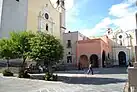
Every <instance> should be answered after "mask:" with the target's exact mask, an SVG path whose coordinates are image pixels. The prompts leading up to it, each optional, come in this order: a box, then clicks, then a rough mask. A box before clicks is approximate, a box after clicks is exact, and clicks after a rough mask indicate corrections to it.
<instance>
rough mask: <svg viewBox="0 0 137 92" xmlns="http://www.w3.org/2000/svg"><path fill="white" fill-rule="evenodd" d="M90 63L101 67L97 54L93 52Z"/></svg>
mask: <svg viewBox="0 0 137 92" xmlns="http://www.w3.org/2000/svg"><path fill="white" fill-rule="evenodd" d="M90 63H91V64H92V66H93V67H96V68H97V67H99V64H98V56H97V55H96V54H92V55H91V56H90Z"/></svg>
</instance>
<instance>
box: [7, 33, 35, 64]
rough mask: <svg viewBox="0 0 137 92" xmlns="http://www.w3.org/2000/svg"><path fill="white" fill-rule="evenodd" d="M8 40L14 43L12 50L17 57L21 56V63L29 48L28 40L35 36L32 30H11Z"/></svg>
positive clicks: (25, 57)
mask: <svg viewBox="0 0 137 92" xmlns="http://www.w3.org/2000/svg"><path fill="white" fill-rule="evenodd" d="M10 36H11V37H10V40H11V41H12V42H13V43H14V51H15V52H16V57H17V58H23V64H24V63H25V60H26V59H27V57H28V52H29V51H30V50H31V49H30V43H29V40H30V39H31V38H32V37H34V36H35V34H33V33H32V32H26V31H21V32H12V33H11V34H10Z"/></svg>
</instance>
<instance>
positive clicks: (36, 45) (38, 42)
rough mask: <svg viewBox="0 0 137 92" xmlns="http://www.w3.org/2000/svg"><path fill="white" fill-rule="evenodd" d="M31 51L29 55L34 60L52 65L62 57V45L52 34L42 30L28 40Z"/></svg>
mask: <svg viewBox="0 0 137 92" xmlns="http://www.w3.org/2000/svg"><path fill="white" fill-rule="evenodd" d="M30 45H31V47H30V48H31V52H30V53H29V56H30V58H31V59H33V60H35V61H44V64H47V65H53V64H55V63H56V62H58V61H59V60H61V59H62V58H63V46H62V45H61V43H60V41H59V40H58V39H56V38H55V37H54V36H52V35H49V34H45V33H42V32H39V33H37V36H35V37H33V38H32V39H31V40H30Z"/></svg>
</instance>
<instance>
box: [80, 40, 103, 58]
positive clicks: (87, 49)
mask: <svg viewBox="0 0 137 92" xmlns="http://www.w3.org/2000/svg"><path fill="white" fill-rule="evenodd" d="M100 51H101V46H100V41H99V40H86V41H78V43H77V56H80V55H83V54H92V53H96V54H99V53H100Z"/></svg>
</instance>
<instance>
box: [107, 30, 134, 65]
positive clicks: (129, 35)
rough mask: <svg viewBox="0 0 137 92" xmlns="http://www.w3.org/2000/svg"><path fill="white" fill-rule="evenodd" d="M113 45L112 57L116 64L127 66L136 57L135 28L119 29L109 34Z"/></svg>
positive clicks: (109, 31) (110, 42)
mask: <svg viewBox="0 0 137 92" xmlns="http://www.w3.org/2000/svg"><path fill="white" fill-rule="evenodd" d="M107 36H108V38H109V44H110V46H111V52H110V59H112V61H113V64H114V65H119V66H125V65H128V63H129V62H132V61H134V59H135V41H136V40H135V39H136V38H135V30H130V31H123V30H121V29H118V30H117V31H115V32H113V31H112V30H111V29H109V30H108V34H107Z"/></svg>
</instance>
